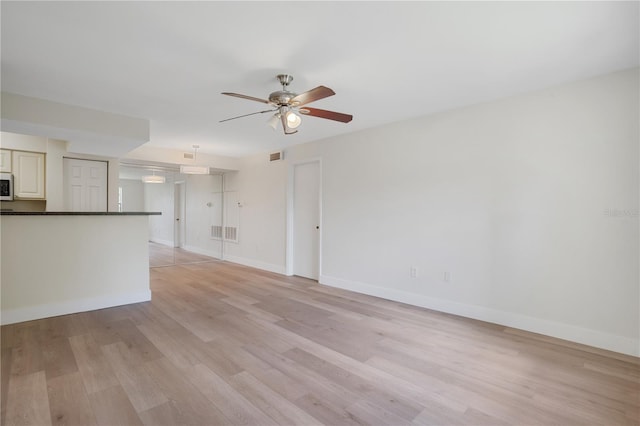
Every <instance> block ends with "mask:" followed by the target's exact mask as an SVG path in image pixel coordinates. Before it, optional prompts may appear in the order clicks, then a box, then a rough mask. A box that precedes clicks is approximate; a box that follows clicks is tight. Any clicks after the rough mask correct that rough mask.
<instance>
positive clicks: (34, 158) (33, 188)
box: [11, 151, 45, 200]
mask: <svg viewBox="0 0 640 426" xmlns="http://www.w3.org/2000/svg"><path fill="white" fill-rule="evenodd" d="M11 157H12V158H11V168H12V173H13V192H14V198H15V199H16V200H21V199H22V200H44V199H45V154H43V153H40V152H26V151H12V155H11Z"/></svg>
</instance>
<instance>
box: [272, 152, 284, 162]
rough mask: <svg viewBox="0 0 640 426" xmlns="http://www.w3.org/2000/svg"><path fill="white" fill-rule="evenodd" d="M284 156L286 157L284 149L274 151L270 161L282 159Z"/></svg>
mask: <svg viewBox="0 0 640 426" xmlns="http://www.w3.org/2000/svg"><path fill="white" fill-rule="evenodd" d="M283 158H284V152H282V151H278V152H272V153H271V154H269V161H280V160H282V159H283Z"/></svg>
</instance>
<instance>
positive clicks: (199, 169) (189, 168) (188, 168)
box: [180, 145, 209, 175]
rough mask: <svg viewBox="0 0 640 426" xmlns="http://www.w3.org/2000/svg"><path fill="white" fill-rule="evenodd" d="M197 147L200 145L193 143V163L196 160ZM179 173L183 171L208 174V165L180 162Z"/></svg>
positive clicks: (185, 172)
mask: <svg viewBox="0 0 640 426" xmlns="http://www.w3.org/2000/svg"><path fill="white" fill-rule="evenodd" d="M198 148H200V145H193V162H194V163H195V162H196V156H197V155H198ZM180 173H184V174H186V175H208V174H209V167H208V166H196V165H188V164H181V165H180Z"/></svg>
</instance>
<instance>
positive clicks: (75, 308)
mask: <svg viewBox="0 0 640 426" xmlns="http://www.w3.org/2000/svg"><path fill="white" fill-rule="evenodd" d="M149 300H151V290H147V291H141V292H136V293H127V294H115V295H105V296H102V297H92V298H85V299H76V300H68V301H64V302H59V303H48V304H46V305H37V306H28V307H25V308H18V309H10V310H3V311H2V312H0V324H2V325H6V324H14V323H17V322H24V321H31V320H36V319H42V318H49V317H55V316H59V315H67V314H75V313H78V312H86V311H94V310H96V309H104V308H112V307H114V306H121V305H128V304H130V303H139V302H148V301H149Z"/></svg>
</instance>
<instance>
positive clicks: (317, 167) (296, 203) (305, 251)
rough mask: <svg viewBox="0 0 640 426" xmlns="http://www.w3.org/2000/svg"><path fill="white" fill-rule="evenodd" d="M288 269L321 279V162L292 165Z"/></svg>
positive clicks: (294, 272) (296, 273)
mask: <svg viewBox="0 0 640 426" xmlns="http://www.w3.org/2000/svg"><path fill="white" fill-rule="evenodd" d="M289 185H290V190H289V197H290V201H289V208H290V214H289V225H288V230H289V235H290V238H288V241H287V273H288V274H290V275H298V276H301V277H305V278H310V279H312V280H316V281H317V280H319V278H320V272H321V271H320V265H321V236H322V232H321V231H322V230H321V221H322V220H321V199H322V198H321V162H320V160H319V159H318V160H312V161H307V162H303V163H297V164H293V165H292V169H291V173H290V180H289Z"/></svg>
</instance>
